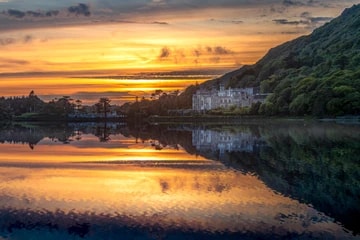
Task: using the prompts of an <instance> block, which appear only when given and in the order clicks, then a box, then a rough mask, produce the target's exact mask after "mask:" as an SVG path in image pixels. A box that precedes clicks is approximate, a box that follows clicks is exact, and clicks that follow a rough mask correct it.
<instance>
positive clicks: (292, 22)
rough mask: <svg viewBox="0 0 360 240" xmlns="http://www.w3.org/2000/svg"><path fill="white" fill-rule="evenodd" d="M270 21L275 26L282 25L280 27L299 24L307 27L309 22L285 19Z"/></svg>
mask: <svg viewBox="0 0 360 240" xmlns="http://www.w3.org/2000/svg"><path fill="white" fill-rule="evenodd" d="M272 21H273V22H275V23H276V24H282V25H300V24H304V25H307V24H309V21H307V20H298V21H289V20H287V19H274V20H272Z"/></svg>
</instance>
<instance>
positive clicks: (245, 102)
mask: <svg viewBox="0 0 360 240" xmlns="http://www.w3.org/2000/svg"><path fill="white" fill-rule="evenodd" d="M267 95H268V94H260V93H259V89H258V88H229V89H225V87H224V86H223V85H220V90H215V89H213V90H198V91H197V92H196V93H195V94H194V95H193V97H192V109H193V110H195V111H204V110H211V109H215V108H227V107H231V106H236V107H250V106H251V105H252V104H253V103H256V102H264V100H265V98H266V96H267Z"/></svg>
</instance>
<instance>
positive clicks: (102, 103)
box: [98, 97, 111, 119]
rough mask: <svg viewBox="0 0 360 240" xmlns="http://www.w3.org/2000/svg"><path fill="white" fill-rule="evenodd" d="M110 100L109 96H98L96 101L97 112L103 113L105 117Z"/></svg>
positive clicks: (108, 109)
mask: <svg viewBox="0 0 360 240" xmlns="http://www.w3.org/2000/svg"><path fill="white" fill-rule="evenodd" d="M110 102H111V100H110V99H109V98H106V97H104V98H100V99H99V102H98V107H99V112H100V113H103V114H104V118H105V119H106V118H107V113H108V112H109V111H110Z"/></svg>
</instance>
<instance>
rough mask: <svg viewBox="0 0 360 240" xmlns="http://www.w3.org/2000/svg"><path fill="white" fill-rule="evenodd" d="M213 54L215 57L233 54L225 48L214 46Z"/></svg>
mask: <svg viewBox="0 0 360 240" xmlns="http://www.w3.org/2000/svg"><path fill="white" fill-rule="evenodd" d="M213 53H215V54H216V55H227V54H233V53H234V52H233V51H231V50H230V49H227V48H225V47H222V46H216V47H214V48H213Z"/></svg>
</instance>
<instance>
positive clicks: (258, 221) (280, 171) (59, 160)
mask: <svg viewBox="0 0 360 240" xmlns="http://www.w3.org/2000/svg"><path fill="white" fill-rule="evenodd" d="M358 133H359V128H358V127H356V126H342V125H332V124H320V125H319V124H309V125H306V126H304V124H303V123H301V124H297V123H292V124H284V123H281V124H269V123H265V124H251V125H242V126H230V127H229V126H228V127H226V128H224V127H220V126H213V127H211V128H207V127H206V128H205V127H198V126H195V127H190V126H137V127H126V126H123V125H111V124H106V126H105V125H103V124H100V125H99V124H75V125H66V126H65V125H64V126H6V127H4V128H3V129H1V130H0V136H1V137H0V142H1V143H2V144H0V152H1V153H0V239H1V237H3V238H5V239H29V238H31V237H32V238H37V239H41V238H43V239H60V238H61V239H79V238H86V239H104V238H106V239H118V238H119V236H121V238H122V239H134V238H135V239H136V238H142V239H163V238H166V239H178V238H182V239H186V238H192V239H199V238H200V239H205V238H206V239H239V238H241V239H254V238H257V239H268V238H270V237H271V238H275V239H294V238H296V239H309V238H315V239H324V238H330V239H352V238H355V236H354V234H357V233H358V232H356V231H357V229H359V224H357V223H356V220H357V219H358V218H359V206H358V202H359V192H360V191H359V186H360V184H359V175H358V174H359V170H360V169H359V168H360V165H359V162H360V159H359V156H360V136H359V134H358ZM27 144H31V146H30V147H29V146H27ZM343 226H345V228H346V229H347V230H345V229H344V228H343Z"/></svg>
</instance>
